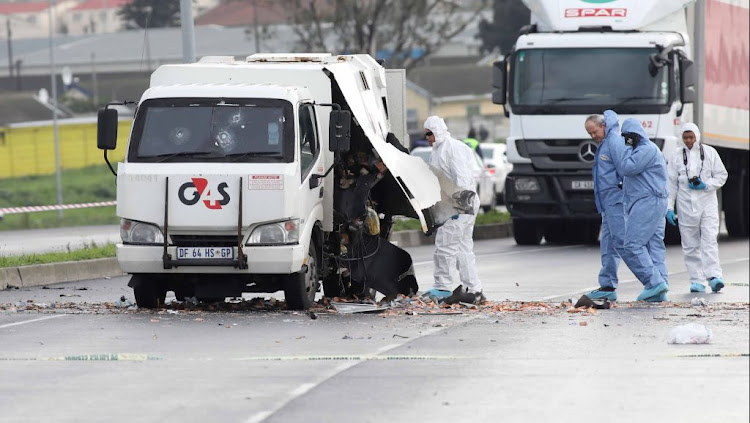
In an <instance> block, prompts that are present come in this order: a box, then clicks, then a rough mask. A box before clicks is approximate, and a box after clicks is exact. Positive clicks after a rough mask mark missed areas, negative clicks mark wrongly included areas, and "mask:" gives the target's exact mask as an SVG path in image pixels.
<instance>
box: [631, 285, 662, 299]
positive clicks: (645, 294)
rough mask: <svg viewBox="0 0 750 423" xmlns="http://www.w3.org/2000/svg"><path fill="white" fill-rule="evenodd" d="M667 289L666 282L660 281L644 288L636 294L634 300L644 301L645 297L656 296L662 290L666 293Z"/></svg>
mask: <svg viewBox="0 0 750 423" xmlns="http://www.w3.org/2000/svg"><path fill="white" fill-rule="evenodd" d="M667 291H669V286H668V285H667V283H666V282H662V283H660V284H658V285H656V286H654V287H651V288H646V289H644V290H643V291H642V292H641V293H640V295H638V298H636V299H635V300H636V301H646V299H647V298H651V297H657V298H658V295H659V294H661V293H662V292H663V293H666V292H667Z"/></svg>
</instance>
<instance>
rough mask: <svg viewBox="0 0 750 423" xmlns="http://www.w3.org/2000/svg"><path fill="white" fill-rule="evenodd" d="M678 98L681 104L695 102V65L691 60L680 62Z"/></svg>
mask: <svg viewBox="0 0 750 423" xmlns="http://www.w3.org/2000/svg"><path fill="white" fill-rule="evenodd" d="M680 97H681V100H682V102H683V103H694V102H695V98H696V94H695V64H694V63H693V61H692V60H688V59H682V60H680Z"/></svg>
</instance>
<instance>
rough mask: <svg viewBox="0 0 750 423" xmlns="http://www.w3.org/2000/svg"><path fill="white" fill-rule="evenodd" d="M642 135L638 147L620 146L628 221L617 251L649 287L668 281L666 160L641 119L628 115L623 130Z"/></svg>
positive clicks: (619, 166) (639, 278)
mask: <svg viewBox="0 0 750 423" xmlns="http://www.w3.org/2000/svg"><path fill="white" fill-rule="evenodd" d="M627 132H633V133H637V134H638V135H640V141H639V142H638V144H637V145H636V146H635V147H630V146H626V145H625V144H624V143H623V144H621V145H618V146H617V149H618V152H621V154H619V153H618V154H617V155H618V156H619V165H618V166H617V172H618V173H619V174H620V175H622V176H623V178H624V181H623V193H624V195H625V197H624V200H625V211H626V216H627V217H626V219H627V225H626V227H625V241H624V243H623V246H622V248H621V249H620V250H618V252H619V253H620V257H622V259H623V260H624V261H625V263H626V264H627V265H628V267H629V268H630V270H631V271H632V272H633V273H634V274H635V276H636V277H637V278H638V280H639V281H641V283H642V284H643V285H644V286H645V288H646V289H650V288H652V287H654V286H656V285H658V284H660V283H662V282H667V266H666V262H665V254H666V248H665V247H664V226H665V224H666V222H665V220H664V216H665V215H666V214H667V164H666V162H665V161H664V157H663V156H662V154H661V151H659V148H658V147H657V146H656V144H654V143H653V142H651V140H649V139H648V137H647V136H646V132H645V131H644V130H643V127H642V126H641V123H640V122H639V121H637V120H636V119H633V118H629V119H625V121H624V122H623V123H622V133H627Z"/></svg>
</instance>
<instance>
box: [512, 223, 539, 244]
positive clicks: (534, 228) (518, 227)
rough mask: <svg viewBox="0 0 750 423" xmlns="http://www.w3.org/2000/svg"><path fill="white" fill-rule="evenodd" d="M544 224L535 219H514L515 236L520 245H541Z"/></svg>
mask: <svg viewBox="0 0 750 423" xmlns="http://www.w3.org/2000/svg"><path fill="white" fill-rule="evenodd" d="M542 230H543V225H541V224H539V223H538V222H536V221H534V220H520V219H513V238H515V239H516V244H518V245H539V242H541V241H542V235H543V233H542Z"/></svg>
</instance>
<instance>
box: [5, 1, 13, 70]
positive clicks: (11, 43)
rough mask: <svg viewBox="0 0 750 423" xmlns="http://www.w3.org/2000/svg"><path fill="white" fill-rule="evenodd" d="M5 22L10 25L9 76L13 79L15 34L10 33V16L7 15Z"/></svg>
mask: <svg viewBox="0 0 750 423" xmlns="http://www.w3.org/2000/svg"><path fill="white" fill-rule="evenodd" d="M5 24H6V25H7V26H8V77H9V78H10V79H13V41H12V38H13V35H12V34H11V33H10V16H7V17H6V21H5Z"/></svg>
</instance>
